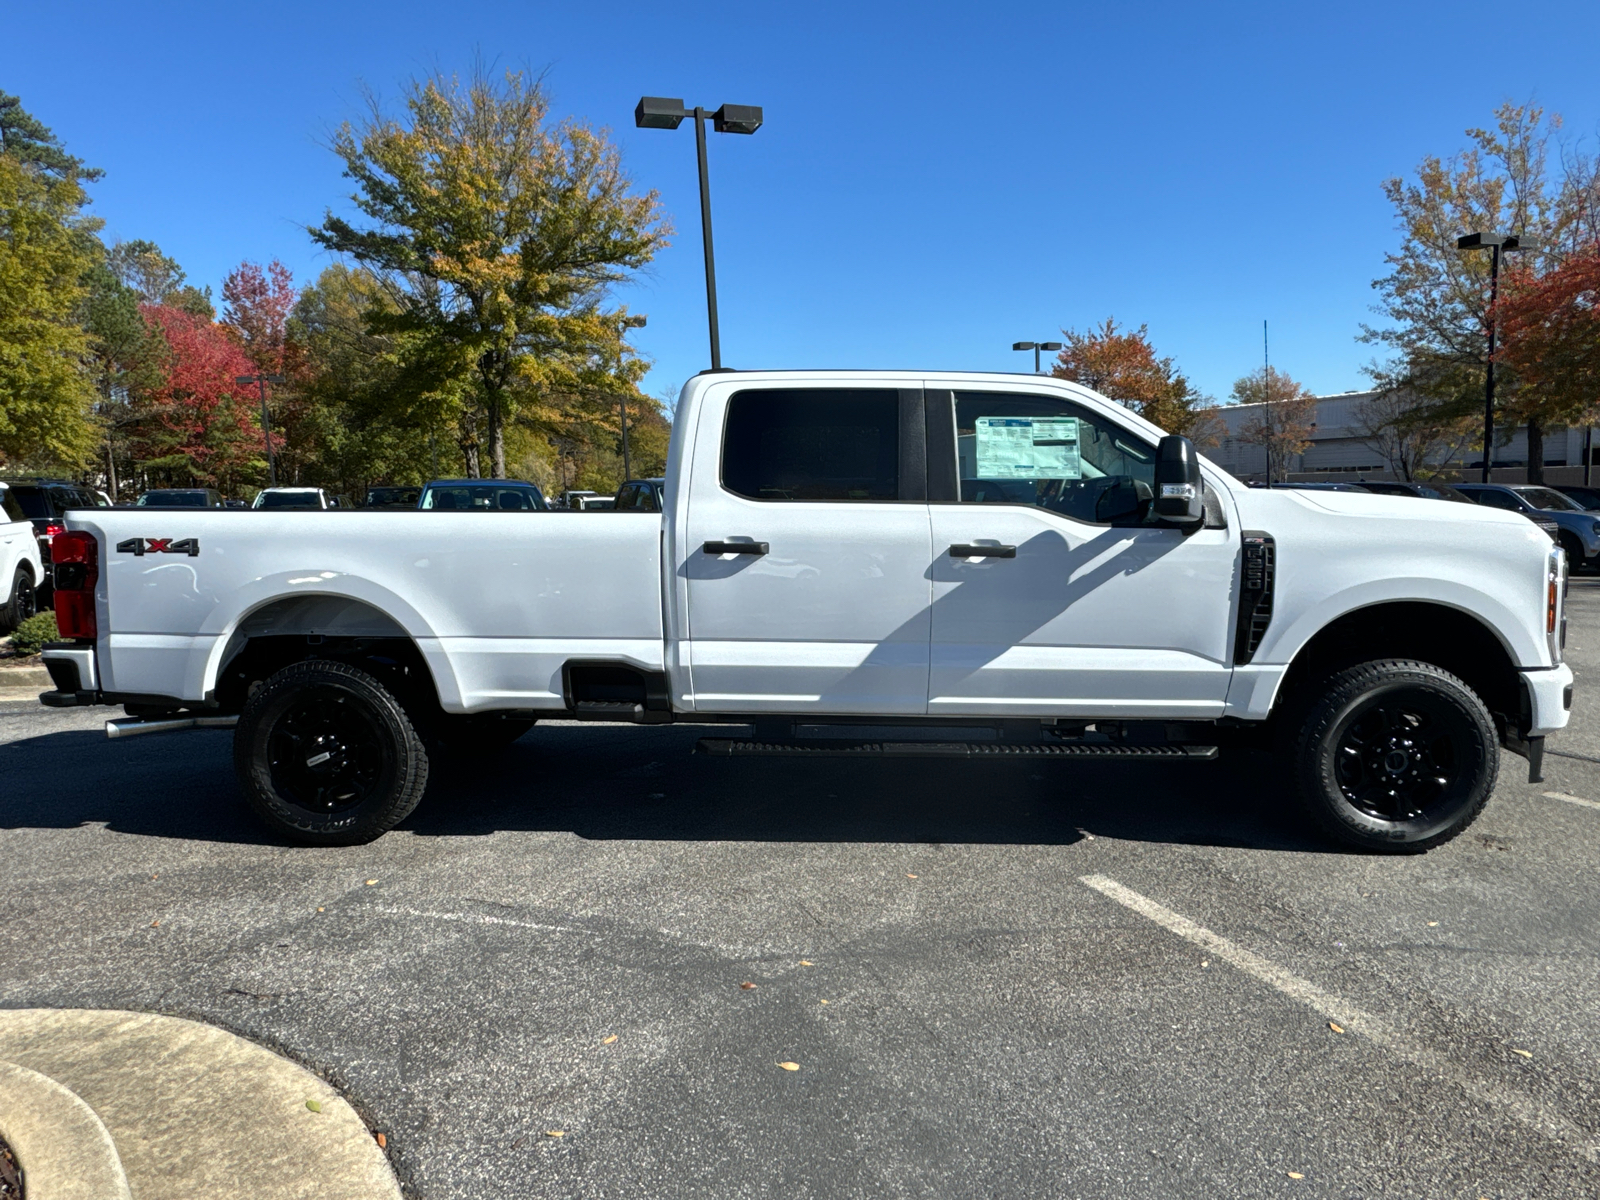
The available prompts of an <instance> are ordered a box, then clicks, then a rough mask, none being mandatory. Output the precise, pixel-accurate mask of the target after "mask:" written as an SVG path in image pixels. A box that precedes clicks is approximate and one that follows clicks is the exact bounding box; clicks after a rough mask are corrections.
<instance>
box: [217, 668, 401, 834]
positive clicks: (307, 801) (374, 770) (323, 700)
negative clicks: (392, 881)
mask: <svg viewBox="0 0 1600 1200" xmlns="http://www.w3.org/2000/svg"><path fill="white" fill-rule="evenodd" d="M233 763H234V769H235V771H236V772H237V773H238V776H239V786H240V787H242V788H243V789H244V794H245V800H246V802H247V803H248V804H249V805H250V807H251V808H252V809H253V810H254V811H255V813H256V815H257V816H258V817H260V818H261V819H262V820H263V821H264V822H266V824H267V825H269V826H270V827H271V828H272V829H274V830H275V831H277V832H278V833H280V834H282V835H283V836H284V837H286V838H288V839H290V840H291V841H295V842H300V843H303V844H305V845H308V846H357V845H360V844H362V843H364V842H370V841H372V840H373V839H374V838H377V837H380V836H382V835H383V834H384V833H386V832H388V831H389V830H390V829H393V828H394V827H395V826H396V825H398V824H399V823H400V822H401V821H403V820H404V819H405V818H406V817H407V816H408V815H410V813H411V811H412V810H413V809H415V808H416V807H417V804H418V803H419V802H420V801H421V799H422V794H423V792H424V790H425V789H426V788H427V786H428V754H427V750H426V749H425V748H424V746H423V744H422V739H421V738H419V737H418V736H417V731H416V729H415V728H413V726H412V724H411V719H410V718H409V717H408V716H407V715H406V711H405V708H404V707H403V706H402V705H401V704H400V702H399V701H398V700H396V699H395V698H394V696H393V695H392V694H390V692H389V691H388V689H386V688H385V687H384V686H383V685H382V684H381V683H379V682H378V681H377V680H376V679H374V678H373V677H372V676H371V675H368V674H366V673H365V672H364V671H360V670H357V669H356V668H355V667H352V666H348V665H346V664H344V663H339V662H327V661H312V662H301V663H294V664H293V665H291V666H288V667H285V668H284V669H283V670H281V671H279V672H278V673H277V674H276V675H273V676H272V677H271V678H270V679H268V680H267V681H266V682H265V683H263V684H262V685H261V686H260V687H259V688H257V689H256V691H255V694H254V695H252V696H251V697H250V699H249V701H248V702H247V703H246V704H245V706H244V711H243V712H242V713H241V714H240V715H239V724H238V726H237V727H236V728H235V729H234V734H233Z"/></svg>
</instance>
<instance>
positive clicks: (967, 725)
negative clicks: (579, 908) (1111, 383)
mask: <svg viewBox="0 0 1600 1200" xmlns="http://www.w3.org/2000/svg"><path fill="white" fill-rule="evenodd" d="M678 414H679V418H680V419H679V421H678V422H677V426H676V429H675V436H674V441H673V445H672V450H671V466H670V475H669V478H670V480H671V482H672V491H673V503H672V507H671V510H670V511H669V512H667V513H664V514H659V515H658V514H655V513H639V512H634V513H628V512H619V513H615V514H613V515H611V516H610V517H609V518H608V519H606V520H603V521H602V520H594V521H567V520H540V521H496V520H492V519H485V518H482V517H478V516H468V515H466V514H465V513H464V512H463V511H462V509H464V508H466V507H468V506H467V505H461V504H457V505H456V506H455V508H456V511H454V512H449V511H439V508H442V507H443V506H442V505H440V506H438V508H436V509H435V512H436V514H437V515H436V516H434V517H432V518H430V519H424V520H418V519H417V518H416V517H414V516H411V515H408V514H404V513H367V514H362V516H361V517H360V519H352V520H348V521H328V520H318V519H314V518H313V519H307V518H305V517H303V516H300V515H298V514H294V513H285V514H282V515H281V516H278V517H275V518H274V519H273V520H272V521H271V522H270V523H269V522H261V523H259V524H258V523H255V522H250V521H236V520H231V519H229V518H226V517H223V516H222V515H221V514H220V513H211V512H202V511H189V512H174V511H170V510H169V511H164V512H136V511H106V510H101V511H98V512H93V513H88V512H79V513H74V514H73V515H72V517H71V519H70V528H69V530H68V532H67V533H66V534H64V535H62V537H61V539H58V545H59V547H60V550H61V555H62V557H63V560H66V559H67V558H69V557H70V559H71V561H72V562H73V563H83V564H88V566H87V568H86V570H85V571H84V572H83V573H82V574H81V575H80V576H79V577H77V579H76V581H75V583H74V585H73V586H74V587H75V589H76V590H77V594H79V595H80V596H82V597H85V598H92V603H85V604H83V605H82V606H81V607H79V608H76V609H73V610H72V611H74V612H75V614H76V618H75V620H74V621H73V622H71V623H69V624H68V625H67V626H66V627H64V628H63V630H62V633H63V636H64V637H65V638H66V639H67V640H68V642H69V644H67V645H63V646H60V647H56V648H52V649H51V650H48V651H46V652H45V663H46V666H47V668H48V669H49V671H50V674H51V679H52V680H53V681H54V683H55V688H54V689H53V690H52V691H50V692H47V693H45V694H44V696H43V697H42V701H43V702H44V703H45V704H48V705H50V706H54V707H76V706H80V705H98V704H124V705H126V706H127V709H128V715H127V716H126V717H124V718H121V719H119V720H116V721H113V722H111V723H110V725H109V726H108V728H109V730H110V731H111V732H112V734H113V735H114V736H116V737H118V738H122V737H126V736H129V735H137V734H146V733H149V734H159V733H161V732H163V731H167V730H172V729H180V728H203V727H217V726H228V725H232V726H233V727H234V733H233V739H234V740H233V756H232V761H233V764H234V767H235V771H236V778H237V780H238V787H239V790H240V792H241V793H242V794H243V796H244V797H245V799H246V801H247V802H248V803H249V804H250V805H251V807H252V808H253V809H254V811H255V812H256V814H257V815H258V817H260V819H261V820H262V821H263V822H265V823H266V824H267V825H268V826H269V827H270V828H271V829H273V830H274V831H275V832H276V833H277V834H278V835H279V836H281V837H285V838H288V839H292V840H295V841H300V842H306V843H311V844H316V845H324V846H327V845H351V844H355V843H360V842H363V841H369V840H371V839H372V838H375V837H378V836H380V835H382V834H383V833H384V832H385V831H386V830H389V829H392V828H393V827H394V826H395V825H396V824H397V823H399V822H400V821H402V820H404V819H405V817H406V816H407V815H408V814H409V813H410V812H411V811H412V810H413V809H414V808H415V807H416V806H417V804H418V803H419V802H420V801H421V800H422V799H423V794H424V791H425V790H426V787H427V783H428V780H429V777H430V761H431V757H430V756H432V755H433V754H435V753H437V750H436V747H438V746H439V745H440V744H441V743H442V744H445V745H448V744H450V743H452V742H454V743H455V744H456V745H461V744H463V743H470V744H472V745H474V746H475V747H476V749H475V753H476V754H478V755H483V754H485V753H487V750H488V748H489V747H491V746H492V745H493V744H496V743H499V744H509V743H510V741H512V740H514V739H515V738H517V737H519V736H520V735H522V734H523V733H524V732H526V731H527V730H528V729H529V728H530V727H531V726H532V725H533V724H534V722H536V721H537V720H539V719H543V718H550V719H558V720H574V719H575V720H581V721H596V722H606V723H618V722H622V723H632V724H636V725H664V724H669V723H676V722H682V723H685V724H686V725H687V726H691V727H694V728H698V729H702V730H704V729H705V728H706V726H708V725H714V724H721V725H724V726H726V727H728V728H725V729H724V730H723V731H721V736H720V737H719V736H716V734H715V733H713V734H712V736H710V737H708V738H706V740H705V741H703V742H702V743H701V749H702V750H703V752H705V753H707V754H711V755H717V756H722V757H730V758H739V759H763V758H768V757H772V756H786V755H802V756H815V755H819V754H829V753H833V754H837V753H844V754H846V755H849V756H852V757H856V758H861V757H873V758H877V757H883V758H884V759H885V761H886V764H888V765H887V769H889V770H892V769H893V767H892V764H893V763H894V762H896V761H901V760H903V759H904V758H907V757H913V756H918V755H927V756H935V757H938V758H941V759H950V758H957V757H959V758H961V759H962V760H963V761H964V763H965V764H967V765H965V766H963V767H962V768H961V770H962V773H963V777H964V779H966V783H965V786H968V787H969V790H970V789H972V788H981V787H983V786H984V785H983V784H982V783H981V782H978V781H977V778H976V776H975V775H971V774H970V772H972V771H974V770H978V769H981V764H983V763H986V762H994V763H1010V762H1015V761H1016V760H1018V759H1022V758H1028V757H1037V758H1039V759H1041V760H1042V759H1048V760H1049V761H1050V762H1052V763H1056V764H1059V765H1060V767H1061V769H1062V770H1063V771H1070V770H1071V769H1072V767H1073V766H1074V765H1076V764H1081V763H1086V762H1088V763H1094V764H1111V763H1113V762H1114V761H1116V760H1121V761H1123V762H1143V763H1149V762H1151V761H1158V762H1164V763H1170V764H1173V765H1174V766H1173V768H1171V769H1178V768H1177V764H1182V763H1193V762H1199V761H1206V760H1209V759H1212V758H1215V757H1216V756H1217V755H1218V754H1221V753H1228V752H1229V749H1230V745H1232V744H1237V743H1230V740H1229V739H1230V738H1231V737H1233V736H1235V735H1236V734H1237V733H1238V732H1239V731H1241V730H1249V729H1255V730H1257V731H1259V734H1258V737H1259V738H1260V739H1261V740H1262V741H1264V742H1267V743H1269V744H1275V745H1276V746H1277V748H1279V749H1280V750H1281V751H1282V752H1283V753H1284V756H1285V759H1286V760H1287V762H1286V764H1285V768H1284V770H1283V771H1282V772H1281V774H1279V775H1277V776H1274V779H1273V787H1272V788H1271V789H1269V791H1270V792H1271V794H1272V795H1273V796H1274V798H1276V797H1277V796H1278V795H1279V793H1280V792H1281V793H1282V798H1283V800H1284V801H1285V802H1289V800H1290V797H1291V795H1292V796H1293V797H1294V798H1295V800H1296V801H1297V802H1298V803H1299V804H1300V805H1301V806H1303V809H1304V811H1305V812H1306V813H1307V815H1308V817H1309V819H1310V820H1312V821H1313V822H1315V823H1316V824H1317V825H1318V826H1319V827H1320V828H1321V829H1323V830H1325V831H1327V832H1328V833H1329V834H1330V835H1332V836H1335V837H1338V838H1341V839H1343V840H1345V841H1347V842H1350V843H1353V844H1355V845H1358V846H1361V847H1363V848H1365V849H1366V850H1368V851H1371V852H1397V851H1398V852H1413V853H1414V852H1416V851H1419V850H1425V849H1427V848H1429V847H1431V846H1435V845H1438V844H1440V843H1441V842H1444V841H1446V840H1448V839H1449V838H1451V837H1453V836H1455V835H1456V834H1458V833H1460V832H1461V831H1462V830H1463V829H1465V828H1467V827H1468V826H1469V825H1470V824H1471V823H1472V821H1474V820H1475V819H1476V818H1477V816H1478V815H1479V813H1480V812H1481V811H1482V809H1483V807H1484V805H1485V804H1486V803H1488V802H1490V797H1491V794H1492V793H1493V791H1494V789H1495V782H1496V779H1497V777H1498V774H1499V771H1500V767H1501V751H1502V748H1504V749H1505V750H1507V751H1509V752H1511V753H1514V754H1518V755H1522V756H1524V757H1526V758H1527V760H1528V772H1529V777H1530V780H1531V781H1538V780H1539V778H1540V760H1541V757H1542V754H1543V750H1544V741H1543V739H1544V737H1545V736H1546V735H1547V734H1550V733H1552V732H1555V731H1556V730H1559V729H1562V728H1564V727H1565V726H1566V724H1567V721H1568V716H1569V710H1570V708H1571V706H1572V689H1573V686H1574V683H1573V672H1572V669H1571V667H1570V666H1569V665H1567V664H1566V663H1564V662H1563V661H1562V658H1563V648H1562V629H1563V621H1564V607H1563V606H1564V598H1563V591H1564V588H1563V587H1562V586H1561V584H1562V582H1563V570H1564V564H1565V562H1566V557H1565V555H1563V554H1561V553H1559V552H1558V550H1557V548H1556V547H1554V546H1552V545H1551V544H1550V542H1549V540H1548V539H1547V538H1545V537H1543V536H1542V535H1540V534H1539V533H1538V531H1537V530H1535V529H1532V528H1530V527H1529V525H1528V523H1527V522H1526V521H1525V520H1524V519H1522V518H1521V517H1520V516H1513V515H1512V514H1511V513H1509V512H1507V513H1503V514H1502V513H1498V512H1492V511H1489V510H1488V509H1481V510H1480V509H1468V508H1466V506H1464V505H1460V504H1411V503H1410V502H1409V501H1407V502H1404V503H1400V504H1396V503H1395V498H1394V497H1391V496H1374V495H1370V494H1362V493H1360V492H1353V491H1344V490H1330V491H1319V492H1318V493H1317V494H1315V497H1314V502H1313V497H1312V494H1311V493H1302V494H1298V495H1296V494H1292V493H1289V492H1284V491H1277V490H1266V489H1262V490H1256V489H1249V488H1245V487H1243V486H1242V485H1241V484H1240V483H1239V482H1238V481H1237V480H1234V479H1232V478H1231V477H1230V476H1228V475H1227V474H1226V473H1225V472H1223V471H1221V470H1219V469H1217V468H1216V467H1215V466H1214V465H1213V464H1211V463H1208V462H1206V461H1205V460H1203V459H1202V458H1201V457H1200V455H1199V453H1198V452H1197V450H1196V448H1195V446H1194V443H1193V442H1191V441H1190V440H1189V439H1187V438H1184V437H1181V436H1176V435H1173V436H1163V435H1162V433H1161V431H1160V430H1159V429H1157V428H1156V427H1155V426H1153V425H1151V424H1150V423H1149V422H1148V421H1145V420H1143V419H1141V418H1140V417H1139V416H1137V415H1136V414H1134V413H1133V412H1132V411H1130V410H1129V409H1127V408H1124V407H1123V406H1122V405H1119V404H1116V403H1113V402H1112V401H1110V400H1108V399H1106V398H1105V397H1103V396H1100V395H1098V394H1097V393H1095V392H1093V391H1090V390H1089V389H1088V388H1085V387H1082V386H1079V385H1077V384H1073V383H1070V382H1068V381H1066V380H1062V379H1055V378H1051V377H1047V376H1018V375H1002V374H956V373H953V372H952V373H944V372H928V373H926V374H922V373H911V372H887V371H883V372H871V371H862V372H855V373H845V372H838V371H834V372H804V371H750V372H731V371H730V372H723V373H717V374H705V375H698V376H696V377H694V378H693V379H691V380H690V381H689V382H688V383H687V384H686V385H685V386H684V388H683V391H682V393H681V396H680V400H679V405H678ZM994 482H1003V483H1004V484H1006V485H1007V486H1006V487H1005V488H991V487H990V484H991V483H994ZM518 486H519V485H516V484H513V483H510V482H502V481H490V480H440V481H436V482H435V483H433V484H431V485H430V486H429V491H430V493H431V494H432V496H433V497H434V498H436V499H439V500H442V499H444V498H445V497H452V498H465V499H466V500H468V501H469V502H470V507H472V508H474V509H476V508H477V507H478V504H477V499H478V493H479V492H482V493H485V495H484V501H485V503H484V505H483V507H488V506H489V505H490V504H491V503H493V504H495V505H496V506H498V504H499V499H500V497H502V496H504V495H506V494H507V493H509V492H512V491H513V490H516V489H517V487H518ZM520 487H521V488H524V489H527V490H529V491H531V490H533V489H532V488H531V485H527V484H523V485H520ZM425 503H426V497H425ZM542 506H543V505H542V499H541V507H542ZM165 555H189V556H191V557H186V558H181V559H178V560H177V561H180V562H181V563H182V564H183V569H182V570H173V569H170V567H169V566H168V564H169V563H170V562H171V561H173V560H171V559H165V558H163V557H160V556H165ZM150 556H156V557H155V560H154V561H152V559H151V557H150ZM94 564H98V566H97V567H95V566H94ZM886 724H888V725H892V726H894V728H895V729H896V730H897V731H898V732H896V733H895V734H893V735H892V736H891V735H890V734H887V733H885V732H884V726H885V725H886ZM752 725H753V726H755V729H754V731H753V732H754V736H750V731H751V726H752ZM823 727H827V728H823ZM819 729H821V731H822V734H823V736H818V730H819ZM708 732H710V731H708ZM597 736H599V737H603V736H604V734H603V733H600V732H599V731H597ZM565 744H566V742H565V741H564V740H563V739H561V738H555V739H552V740H551V741H549V742H548V743H546V745H545V746H544V747H543V748H542V754H544V755H546V756H549V755H558V754H560V753H561V752H562V750H563V747H564V746H565ZM313 749H314V750H316V751H317V752H316V753H310V751H311V750H313ZM159 757H160V761H161V763H162V767H163V770H165V771H166V772H167V778H169V779H170V780H172V781H173V786H174V787H177V786H179V785H180V783H181V784H182V785H183V786H185V787H189V788H192V787H193V781H192V778H191V776H192V774H193V773H196V772H202V771H207V770H210V769H211V767H210V765H209V764H210V761H211V760H213V759H215V758H216V757H218V756H215V755H213V756H203V755H202V756H198V757H195V756H189V755H185V754H183V753H181V752H179V751H172V752H168V753H167V754H164V755H161V756H159ZM782 769H783V768H782V766H781V764H778V765H775V766H774V767H773V774H777V773H778V772H780V771H781V770H782ZM1096 769H1097V770H1103V769H1104V767H1102V766H1097V767H1096ZM745 770H746V772H748V771H749V770H750V768H745ZM442 773H443V772H440V771H439V770H438V769H437V767H435V768H433V770H432V774H433V776H434V777H435V778H437V777H438V775H440V774H442ZM756 786H757V787H759V786H760V785H759V784H757V785H756ZM996 786H1001V785H1000V784H998V783H997V784H996ZM1059 786H1061V787H1062V788H1065V787H1067V786H1069V785H1068V784H1067V783H1066V781H1065V780H1062V782H1061V783H1060V785H1059ZM1130 786H1131V787H1132V788H1133V789H1134V790H1138V787H1139V784H1138V783H1137V782H1132V783H1131V784H1130ZM1173 786H1174V787H1181V786H1182V785H1181V784H1178V783H1176V782H1175V783H1174V785H1173ZM1197 786H1198V785H1197ZM218 790H219V791H222V790H231V789H227V785H224V784H219V785H218ZM196 819H197V820H200V819H202V818H201V816H200V815H198V810H197V815H196Z"/></svg>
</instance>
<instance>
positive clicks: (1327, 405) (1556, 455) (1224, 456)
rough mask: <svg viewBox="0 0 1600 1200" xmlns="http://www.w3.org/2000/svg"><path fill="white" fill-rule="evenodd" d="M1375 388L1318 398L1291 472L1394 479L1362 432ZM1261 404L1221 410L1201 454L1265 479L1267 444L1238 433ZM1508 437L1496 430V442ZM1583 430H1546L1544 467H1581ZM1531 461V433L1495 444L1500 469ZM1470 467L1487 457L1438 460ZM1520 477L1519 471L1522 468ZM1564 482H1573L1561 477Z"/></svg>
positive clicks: (1243, 475)
mask: <svg viewBox="0 0 1600 1200" xmlns="http://www.w3.org/2000/svg"><path fill="white" fill-rule="evenodd" d="M1376 395H1377V393H1376V392H1341V393H1339V394H1337V395H1332V396H1318V397H1317V398H1316V409H1315V412H1314V414H1313V416H1312V418H1311V419H1312V422H1313V424H1312V428H1311V445H1310V446H1309V447H1307V448H1306V451H1305V453H1304V454H1297V455H1295V456H1294V458H1293V460H1292V461H1291V463H1290V467H1289V473H1290V475H1291V476H1293V477H1296V478H1303V477H1308V476H1327V477H1329V478H1339V477H1341V476H1346V477H1348V476H1352V475H1354V476H1358V477H1359V476H1361V475H1370V476H1372V477H1373V478H1374V479H1388V478H1393V477H1395V472H1394V470H1393V468H1392V467H1391V466H1390V464H1389V463H1388V462H1386V461H1384V457H1383V455H1382V454H1381V453H1380V452H1379V450H1378V449H1377V448H1376V447H1375V446H1374V445H1372V443H1370V442H1369V441H1367V440H1366V439H1364V438H1363V437H1362V436H1361V434H1360V433H1359V431H1358V427H1359V424H1360V417H1359V409H1360V406H1361V405H1362V404H1364V403H1366V402H1367V401H1369V400H1371V399H1372V398H1373V397H1374V396H1376ZM1261 407H1262V406H1261V405H1259V404H1229V405H1225V406H1224V407H1222V408H1219V409H1218V410H1217V415H1218V416H1220V417H1221V418H1222V423H1223V426H1224V428H1225V429H1226V430H1227V432H1226V434H1225V435H1224V436H1223V438H1222V442H1221V444H1220V445H1217V446H1212V447H1209V448H1207V449H1206V450H1205V451H1203V453H1204V454H1205V455H1206V457H1208V458H1210V459H1211V460H1212V461H1213V462H1215V463H1216V464H1217V465H1218V466H1220V467H1222V468H1223V469H1224V470H1226V471H1227V472H1229V473H1230V474H1232V475H1235V476H1237V477H1238V478H1240V479H1246V480H1256V479H1265V478H1266V477H1267V451H1266V448H1265V447H1264V446H1258V445H1253V444H1252V443H1250V442H1246V441H1244V440H1243V439H1242V438H1241V437H1240V436H1239V434H1240V433H1241V432H1242V431H1243V430H1244V428H1245V427H1246V426H1247V425H1249V424H1250V423H1251V422H1252V421H1253V420H1254V419H1255V418H1256V415H1257V414H1258V413H1259V412H1260V410H1261ZM1503 437H1504V433H1503V432H1502V431H1499V430H1497V431H1496V434H1495V441H1496V443H1499V442H1500V441H1501V439H1502V438H1503ZM1583 443H1584V430H1583V428H1582V427H1581V426H1572V427H1567V426H1560V427H1557V428H1555V429H1547V430H1545V434H1544V464H1545V466H1546V467H1568V466H1570V467H1579V468H1581V467H1582V465H1583ZM1591 453H1592V454H1593V455H1594V456H1595V458H1594V461H1596V462H1600V438H1597V439H1595V445H1594V448H1593V450H1592V451H1591ZM1527 463H1528V431H1527V428H1526V427H1525V426H1522V427H1518V428H1517V429H1516V430H1515V431H1514V432H1513V433H1512V435H1511V440H1510V441H1509V442H1508V443H1506V444H1505V445H1499V444H1497V445H1496V446H1495V451H1494V465H1495V466H1496V467H1497V468H1501V467H1505V468H1521V469H1525V468H1526V467H1527ZM1435 465H1436V466H1440V467H1450V468H1455V469H1458V470H1461V471H1463V472H1466V471H1469V470H1470V471H1476V470H1479V469H1480V468H1481V467H1482V465H1483V456H1482V454H1481V453H1479V452H1478V451H1477V449H1476V448H1475V447H1472V446H1467V447H1463V448H1462V450H1461V451H1460V453H1459V454H1458V455H1457V456H1456V457H1455V458H1453V459H1451V460H1450V461H1449V462H1448V463H1446V462H1439V463H1436V464H1435ZM1519 477H1520V472H1519ZM1563 482H1572V481H1568V480H1563Z"/></svg>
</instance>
